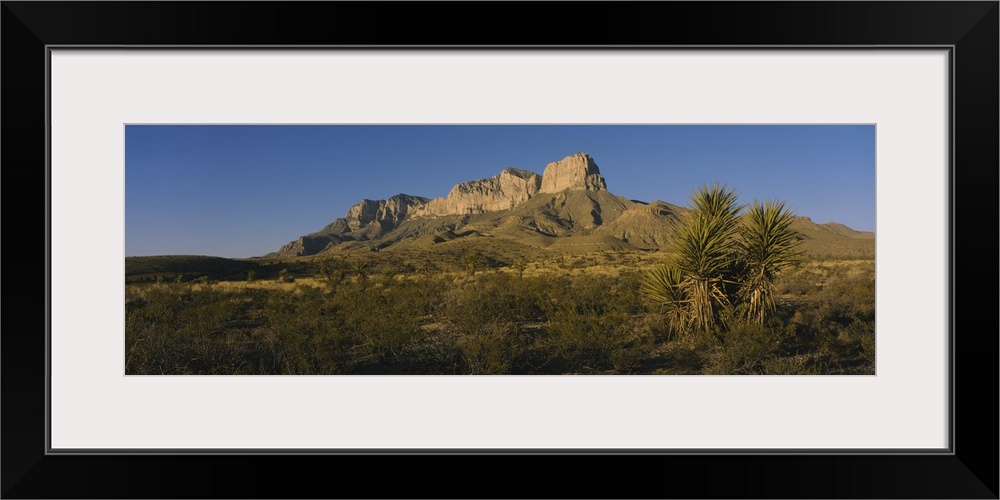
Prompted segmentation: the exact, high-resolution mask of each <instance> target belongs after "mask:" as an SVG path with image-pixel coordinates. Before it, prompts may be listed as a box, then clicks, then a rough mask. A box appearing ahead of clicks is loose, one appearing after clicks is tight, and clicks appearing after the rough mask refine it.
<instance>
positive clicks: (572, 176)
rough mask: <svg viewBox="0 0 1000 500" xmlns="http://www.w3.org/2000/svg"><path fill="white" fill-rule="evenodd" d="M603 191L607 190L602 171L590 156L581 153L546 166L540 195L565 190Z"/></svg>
mask: <svg viewBox="0 0 1000 500" xmlns="http://www.w3.org/2000/svg"><path fill="white" fill-rule="evenodd" d="M567 189H568V190H572V191H584V190H587V191H602V190H606V189H607V183H606V182H605V181H604V177H601V170H600V169H599V168H598V167H597V163H595V162H594V158H592V157H591V156H590V155H589V154H587V153H584V152H580V153H576V154H574V155H570V156H567V157H565V158H563V159H562V160H559V161H557V162H552V163H549V164H548V165H546V167H545V171H544V172H543V173H542V186H541V189H540V190H539V192H540V193H558V192H560V191H564V190H567Z"/></svg>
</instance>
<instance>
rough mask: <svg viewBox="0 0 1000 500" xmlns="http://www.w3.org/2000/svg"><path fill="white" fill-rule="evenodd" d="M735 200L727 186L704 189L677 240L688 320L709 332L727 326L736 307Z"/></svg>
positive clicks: (680, 227)
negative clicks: (732, 291) (730, 282)
mask: <svg viewBox="0 0 1000 500" xmlns="http://www.w3.org/2000/svg"><path fill="white" fill-rule="evenodd" d="M736 197H737V195H736V192H735V191H733V190H731V189H728V188H726V187H725V186H719V185H718V184H713V185H712V186H704V185H703V186H702V187H701V188H699V189H697V190H696V191H695V192H694V194H692V195H691V205H692V206H691V209H690V211H689V212H687V213H686V214H684V215H683V216H682V219H681V221H680V223H679V224H678V225H677V226H675V230H674V234H673V241H672V244H671V250H672V251H673V252H674V254H675V255H676V259H675V261H674V262H675V266H676V268H677V270H678V271H679V272H680V274H681V275H682V276H683V278H682V279H681V281H680V283H679V285H678V286H679V288H680V289H681V290H683V293H684V294H685V297H686V300H687V319H688V321H689V324H690V325H691V326H692V327H694V328H696V329H698V330H701V331H705V332H707V331H710V330H712V328H713V327H715V326H716V325H718V324H721V323H724V317H723V312H724V311H726V310H728V309H729V308H730V306H731V301H730V300H729V297H728V296H727V294H726V281H727V277H728V276H729V275H730V274H731V272H732V271H733V267H734V260H735V259H734V255H735V250H736V240H735V237H736V235H737V233H738V230H739V221H740V215H739V213H740V210H741V207H740V205H739V204H738V203H737V200H736Z"/></svg>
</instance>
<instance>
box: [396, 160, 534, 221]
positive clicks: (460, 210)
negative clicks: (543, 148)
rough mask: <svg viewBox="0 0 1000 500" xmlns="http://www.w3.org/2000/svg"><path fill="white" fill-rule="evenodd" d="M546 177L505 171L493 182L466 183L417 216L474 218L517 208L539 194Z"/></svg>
mask: <svg viewBox="0 0 1000 500" xmlns="http://www.w3.org/2000/svg"><path fill="white" fill-rule="evenodd" d="M541 184H542V178H541V177H539V176H538V174H536V173H534V172H528V171H527V170H520V169H516V168H505V169H504V170H503V171H502V172H500V174H499V175H496V176H493V177H490V178H489V179H480V180H476V181H470V182H463V183H461V184H456V185H455V187H453V188H451V192H449V193H448V197H447V198H435V199H433V200H431V201H430V202H428V203H427V205H426V206H424V207H422V208H421V209H418V210H416V211H414V213H413V215H414V216H415V217H419V216H421V215H474V214H481V213H485V212H497V211H500V210H508V209H511V208H514V207H516V206H518V205H520V204H522V203H524V202H526V201H528V200H529V199H531V197H532V196H535V195H536V194H538V189H539V187H541Z"/></svg>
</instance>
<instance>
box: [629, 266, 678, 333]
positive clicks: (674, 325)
mask: <svg viewBox="0 0 1000 500" xmlns="http://www.w3.org/2000/svg"><path fill="white" fill-rule="evenodd" d="M683 280H684V276H683V274H681V271H680V270H679V269H677V268H676V267H673V266H669V265H660V266H656V267H654V268H652V269H650V270H649V271H646V273H645V274H643V276H642V280H641V282H640V287H639V290H640V292H642V294H643V295H644V296H645V297H646V299H647V300H648V301H649V302H651V303H652V304H653V305H654V306H655V307H658V308H660V309H661V310H662V311H663V313H664V314H665V315H666V317H667V324H668V327H669V328H670V331H672V332H673V333H679V332H681V331H683V330H684V329H685V328H686V327H687V325H688V310H687V309H688V302H689V301H688V298H687V294H686V293H685V291H684V288H682V286H681V283H682V282H683Z"/></svg>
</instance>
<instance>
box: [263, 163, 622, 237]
mask: <svg viewBox="0 0 1000 500" xmlns="http://www.w3.org/2000/svg"><path fill="white" fill-rule="evenodd" d="M570 191H604V192H605V193H606V192H607V186H606V184H605V181H604V178H603V177H601V172H600V170H599V169H598V168H597V164H596V163H595V162H594V159H593V158H591V156H590V155H588V154H586V153H577V154H575V155H572V156H567V157H566V158H563V159H562V160H559V161H557V162H553V163H549V164H548V166H546V167H545V171H544V173H543V175H541V176H540V175H538V174H536V173H534V172H529V171H527V170H521V169H517V168H505V169H503V171H501V172H500V173H499V174H498V175H496V176H494V177H490V178H488V179H479V180H475V181H469V182H463V183H461V184H456V185H455V186H454V187H453V188H452V189H451V191H450V192H449V193H448V196H447V197H444V198H435V199H432V200H431V199H427V198H423V197H420V196H410V195H406V194H398V195H396V196H393V197H391V198H389V199H387V200H362V201H361V202H360V203H358V204H356V205H354V206H352V207H351V208H350V209H348V211H347V214H346V215H345V216H344V218H342V219H337V220H336V221H334V222H333V223H332V224H330V225H328V226H327V227H326V228H324V229H323V230H321V231H318V232H316V233H313V234H310V235H307V236H304V237H302V238H299V239H298V240H296V241H293V242H291V243H289V244H287V245H285V246H284V247H282V248H281V249H280V250H278V252H276V253H275V254H273V255H311V254H314V253H318V252H321V251H323V250H325V249H327V248H328V247H329V246H331V245H332V246H336V245H339V244H340V243H342V242H344V241H368V240H373V239H376V238H379V237H381V236H383V235H384V234H386V233H388V232H390V231H392V230H394V229H395V228H397V227H398V226H399V225H400V224H402V223H404V222H406V221H408V220H412V219H418V218H422V217H449V216H456V215H457V216H470V215H480V214H485V213H489V212H499V211H501V210H511V209H514V208H517V207H519V206H522V205H524V204H525V203H527V202H528V201H529V200H531V199H533V198H536V197H538V196H539V195H540V194H543V193H544V194H558V196H555V197H548V198H551V202H552V203H563V202H564V201H565V200H564V201H563V202H560V201H559V196H563V197H564V195H565V194H566V193H565V192H570ZM560 193H561V194H560ZM592 211H593V210H591V209H589V208H588V209H587V210H585V211H584V212H587V213H583V212H581V214H576V215H578V217H576V219H575V222H574V224H582V225H583V226H588V225H587V224H584V223H583V220H584V219H586V220H590V219H594V218H595V217H596V219H594V222H593V223H592V224H590V226H594V227H596V226H597V225H600V224H601V222H600V215H594V216H593V217H590V216H589V215H588V214H589V213H590V212H592ZM598 212H599V211H598ZM598 212H594V213H595V214H596V213H598ZM588 227H589V226H588Z"/></svg>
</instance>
